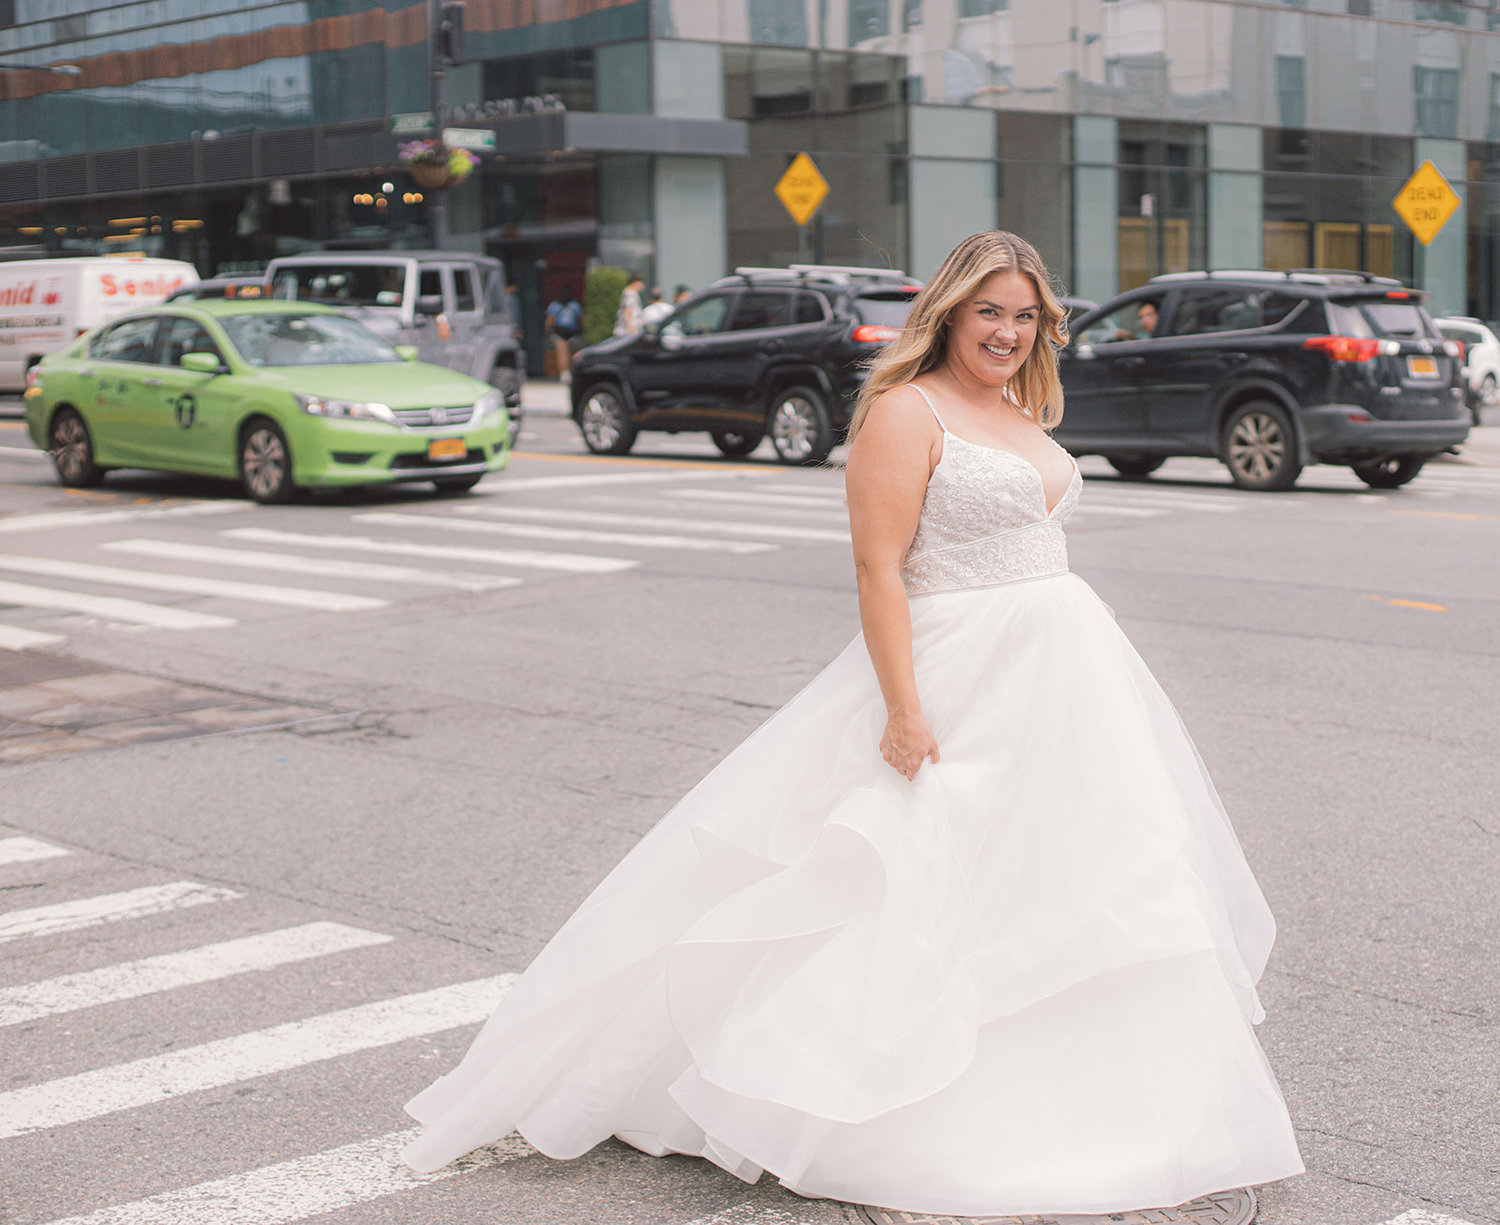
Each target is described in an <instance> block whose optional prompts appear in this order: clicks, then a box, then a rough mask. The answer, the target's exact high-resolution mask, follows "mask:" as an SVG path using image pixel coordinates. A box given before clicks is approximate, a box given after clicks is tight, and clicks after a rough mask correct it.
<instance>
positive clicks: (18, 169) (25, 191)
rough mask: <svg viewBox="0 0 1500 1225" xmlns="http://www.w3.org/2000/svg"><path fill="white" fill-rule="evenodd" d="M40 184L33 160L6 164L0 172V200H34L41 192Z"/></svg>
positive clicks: (9, 201) (8, 201)
mask: <svg viewBox="0 0 1500 1225" xmlns="http://www.w3.org/2000/svg"><path fill="white" fill-rule="evenodd" d="M41 186H42V185H41V176H40V175H39V174H38V173H37V165H36V163H35V162H30V163H26V164H23V165H19V166H16V165H10V166H6V167H4V173H0V201H3V202H4V203H6V204H9V203H11V202H12V201H14V200H35V199H36V198H37V197H38V196H40V195H41V194H42V191H41Z"/></svg>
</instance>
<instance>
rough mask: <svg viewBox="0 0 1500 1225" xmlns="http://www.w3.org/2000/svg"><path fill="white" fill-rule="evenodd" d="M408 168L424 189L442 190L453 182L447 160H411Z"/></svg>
mask: <svg viewBox="0 0 1500 1225" xmlns="http://www.w3.org/2000/svg"><path fill="white" fill-rule="evenodd" d="M406 169H407V171H408V173H410V175H411V177H412V178H413V179H415V180H416V182H417V186H418V187H420V188H421V189H422V190H423V191H441V190H442V189H443V188H445V187H447V186H448V184H450V183H451V182H453V172H452V171H451V170H450V169H449V168H448V163H447V162H411V163H410V164H408V165H407V167H406Z"/></svg>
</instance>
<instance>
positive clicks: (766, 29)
mask: <svg viewBox="0 0 1500 1225" xmlns="http://www.w3.org/2000/svg"><path fill="white" fill-rule="evenodd" d="M851 20H852V19H851ZM750 40H751V41H752V42H757V43H770V44H772V45H773V46H778V47H805V46H807V45H808V35H807V8H806V6H805V5H804V4H803V3H802V0H750Z"/></svg>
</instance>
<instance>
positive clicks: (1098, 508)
mask: <svg viewBox="0 0 1500 1225" xmlns="http://www.w3.org/2000/svg"><path fill="white" fill-rule="evenodd" d="M1171 513H1172V512H1171V511H1168V510H1156V509H1151V508H1149V507H1145V506H1113V505H1110V504H1109V503H1107V502H1096V501H1094V500H1093V499H1092V498H1090V499H1089V500H1088V501H1087V502H1083V503H1080V504H1079V507H1078V509H1077V510H1075V511H1074V512H1073V514H1072V516H1071V517H1072V518H1074V519H1083V518H1087V517H1088V516H1090V515H1114V516H1116V517H1117V518H1121V519H1160V518H1161V517H1162V516H1163V515H1169V514H1171Z"/></svg>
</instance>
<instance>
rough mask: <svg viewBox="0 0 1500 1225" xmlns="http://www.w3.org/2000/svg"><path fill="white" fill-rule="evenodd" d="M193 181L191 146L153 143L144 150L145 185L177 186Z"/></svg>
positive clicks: (184, 143)
mask: <svg viewBox="0 0 1500 1225" xmlns="http://www.w3.org/2000/svg"><path fill="white" fill-rule="evenodd" d="M192 181H193V146H192V145H191V144H190V143H188V142H186V141H183V142H181V143H179V144H175V145H153V146H152V147H150V148H148V149H147V150H146V186H147V187H179V186H183V185H185V184H188V183H191V182H192Z"/></svg>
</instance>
